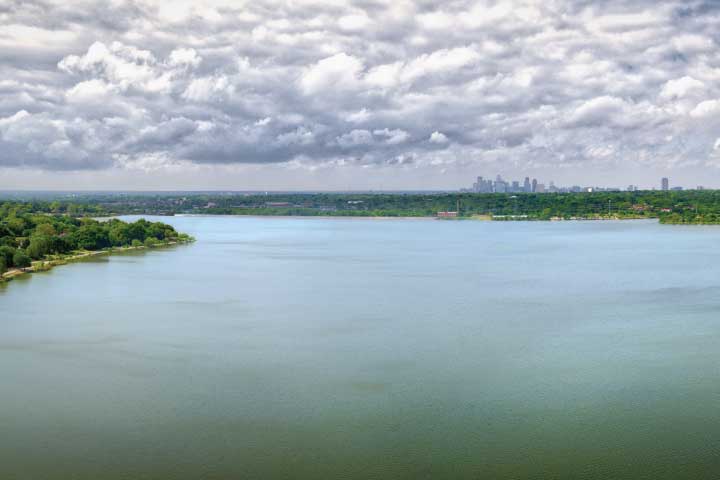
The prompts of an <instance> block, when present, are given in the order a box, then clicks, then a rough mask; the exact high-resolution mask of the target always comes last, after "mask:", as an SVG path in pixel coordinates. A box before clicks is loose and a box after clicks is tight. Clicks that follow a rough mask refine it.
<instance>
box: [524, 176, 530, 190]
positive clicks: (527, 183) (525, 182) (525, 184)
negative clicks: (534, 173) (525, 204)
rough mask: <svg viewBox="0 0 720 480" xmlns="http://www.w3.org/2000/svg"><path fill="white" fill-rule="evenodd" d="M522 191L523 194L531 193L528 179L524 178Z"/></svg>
mask: <svg viewBox="0 0 720 480" xmlns="http://www.w3.org/2000/svg"><path fill="white" fill-rule="evenodd" d="M523 191H524V192H527V193H529V192H532V185H530V177H525V181H524V182H523Z"/></svg>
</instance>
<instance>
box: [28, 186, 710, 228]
mask: <svg viewBox="0 0 720 480" xmlns="http://www.w3.org/2000/svg"><path fill="white" fill-rule="evenodd" d="M28 205H31V206H32V208H33V209H34V211H43V212H48V213H53V214H58V213H65V212H67V213H70V212H71V211H72V212H74V213H70V214H72V215H78V214H83V213H84V214H92V215H99V214H103V213H105V214H159V215H174V214H178V213H206V214H231V215H303V216H313V215H340V216H390V217H393V216H410V217H419V216H434V215H436V214H437V212H439V211H455V210H457V209H458V207H459V212H460V214H459V216H460V217H472V216H475V215H488V216H491V217H492V218H494V219H495V220H514V219H528V220H550V219H572V218H659V219H660V221H661V222H663V223H720V191H716V190H702V191H698V190H687V191H670V192H667V191H639V192H593V193H543V194H530V193H518V194H476V193H393V194H390V193H273V194H259V193H254V194H243V193H206V194H205V193H162V194H110V193H105V194H85V195H74V196H73V197H72V198H71V200H69V201H57V200H56V201H52V202H50V201H35V202H33V203H30V204H28Z"/></svg>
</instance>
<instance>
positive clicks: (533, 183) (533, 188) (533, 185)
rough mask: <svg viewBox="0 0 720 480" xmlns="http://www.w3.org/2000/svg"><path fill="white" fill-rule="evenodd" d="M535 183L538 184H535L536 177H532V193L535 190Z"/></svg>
mask: <svg viewBox="0 0 720 480" xmlns="http://www.w3.org/2000/svg"><path fill="white" fill-rule="evenodd" d="M537 185H538V184H537V178H533V181H532V191H533V193H534V192H537Z"/></svg>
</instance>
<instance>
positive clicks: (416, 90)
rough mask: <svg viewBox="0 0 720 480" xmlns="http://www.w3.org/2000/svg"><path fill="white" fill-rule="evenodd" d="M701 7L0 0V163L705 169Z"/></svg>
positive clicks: (714, 54) (549, 1)
mask: <svg viewBox="0 0 720 480" xmlns="http://www.w3.org/2000/svg"><path fill="white" fill-rule="evenodd" d="M716 5H717V4H716V2H701V1H698V2H692V1H690V2H688V1H677V2H675V1H667V2H656V1H650V0H635V1H632V0H631V1H624V2H619V1H618V2H614V1H592V2H590V1H587V2H582V1H570V0H567V1H560V0H555V1H553V0H542V1H540V0H537V1H529V0H514V1H502V0H499V1H485V2H462V1H460V2H451V3H448V2H437V3H433V2H402V1H387V2H383V1H377V2H365V1H362V2H351V1H349V2H336V1H332V2H318V1H312V2H311V1H308V2H303V1H298V2H272V1H264V2H257V1H255V2H247V3H244V4H243V3H241V2H236V1H233V2H218V1H208V2H161V3H156V2H146V1H127V2H125V1H115V2H111V3H110V4H109V5H108V4H107V3H106V2H92V1H83V2H70V3H68V2H53V1H43V2H33V1H23V2H12V1H11V2H7V1H6V2H0V25H1V26H0V73H1V75H0V166H4V167H11V168H12V167H33V168H40V169H44V170H92V169H106V168H109V167H121V168H133V167H137V168H147V167H148V166H151V167H152V168H154V169H157V168H162V167H163V166H164V165H165V164H177V163H178V162H185V163H191V164H193V163H194V164H283V163H292V164H293V165H294V166H297V165H307V166H310V167H312V166H313V165H314V164H320V163H322V164H328V162H330V163H334V164H336V165H337V166H338V168H341V167H342V166H343V165H348V164H352V165H376V166H383V165H388V166H390V165H406V166H407V165H412V166H422V165H431V164H444V165H448V164H452V163H454V162H455V163H457V162H461V163H466V164H467V163H470V164H471V163H473V162H479V163H482V162H483V161H486V160H488V161H489V160H491V159H492V160H494V159H497V158H500V157H502V158H508V159H512V161H513V162H514V163H515V164H517V165H524V164H526V165H532V166H535V167H537V166H542V165H548V166H562V165H583V164H590V165H620V164H634V165H637V166H642V165H647V164H654V165H679V164H682V163H683V162H694V163H695V164H700V165H704V164H707V165H715V164H716V163H717V162H718V156H719V154H718V144H719V143H720V140H719V137H720V129H719V128H718V127H720V88H719V86H720V50H718V48H717V47H718V45H717V42H716V37H717V32H718V31H720V28H719V27H720V9H719V8H717V7H716Z"/></svg>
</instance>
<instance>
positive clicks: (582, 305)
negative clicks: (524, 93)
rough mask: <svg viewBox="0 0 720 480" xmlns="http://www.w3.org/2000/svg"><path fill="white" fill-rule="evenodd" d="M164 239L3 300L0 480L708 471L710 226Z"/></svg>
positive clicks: (193, 228) (383, 225)
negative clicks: (167, 243) (167, 242)
mask: <svg viewBox="0 0 720 480" xmlns="http://www.w3.org/2000/svg"><path fill="white" fill-rule="evenodd" d="M162 220H163V221H168V222H169V223H172V224H173V225H175V226H176V227H177V228H178V229H179V230H181V231H185V232H188V233H191V234H192V235H194V236H196V237H197V240H198V241H197V243H195V244H193V245H189V246H180V247H176V248H170V249H166V250H156V251H150V252H145V253H132V254H124V255H116V256H112V257H107V258H95V259H92V260H90V261H85V262H81V263H75V264H71V265H67V266H62V267H58V268H56V269H54V270H52V271H51V272H47V273H39V274H34V275H31V276H28V277H26V278H22V279H18V280H16V281H13V282H11V283H9V284H8V285H6V286H3V287H0V382H1V385H2V388H1V390H0V478H2V479H33V480H35V479H43V480H55V479H58V480H60V479H62V480H66V479H77V480H84V479H93V480H95V479H100V478H101V479H104V480H113V479H133V480H134V479H199V478H202V479H228V478H268V479H273V478H293V479H319V478H349V479H368V478H378V479H380V478H382V479H385V478H389V479H418V478H428V479H430V478H432V479H438V478H448V479H456V478H473V479H485V478H488V479H525V478H528V479H529V478H548V479H549V478H574V479H610V478H612V479H645V478H647V479H685V478H687V479H698V478H715V477H717V472H718V471H720V315H719V314H720V279H719V276H718V265H720V228H713V227H673V226H661V225H657V224H655V223H651V222H567V223H486V222H470V221H468V222H452V221H447V222H441V221H431V220H363V219H358V220H349V219H281V218H238V217H236V218H232V217H175V218H163V219H162Z"/></svg>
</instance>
